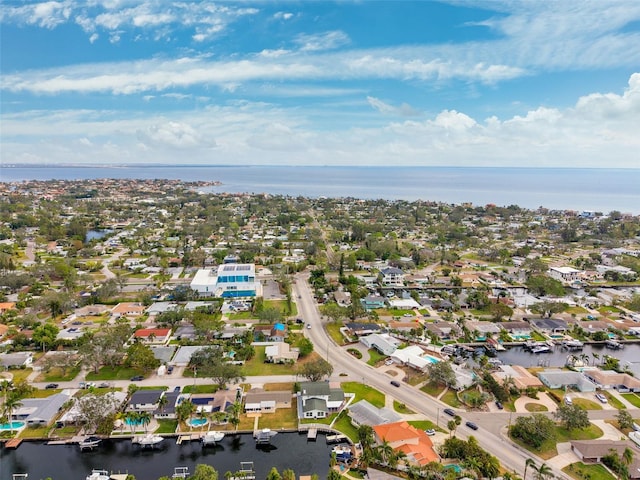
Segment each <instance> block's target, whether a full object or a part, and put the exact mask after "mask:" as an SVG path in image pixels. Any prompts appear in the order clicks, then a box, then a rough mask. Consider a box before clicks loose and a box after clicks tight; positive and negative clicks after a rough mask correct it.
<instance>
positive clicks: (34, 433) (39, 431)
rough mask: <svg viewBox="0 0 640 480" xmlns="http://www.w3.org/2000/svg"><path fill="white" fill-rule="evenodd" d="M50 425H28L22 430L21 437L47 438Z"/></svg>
mask: <svg viewBox="0 0 640 480" xmlns="http://www.w3.org/2000/svg"><path fill="white" fill-rule="evenodd" d="M49 430H50V427H42V428H33V427H27V428H25V429H24V430H22V431H21V432H20V435H19V437H20V438H47V435H48V433H49Z"/></svg>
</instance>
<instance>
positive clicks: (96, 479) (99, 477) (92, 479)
mask: <svg viewBox="0 0 640 480" xmlns="http://www.w3.org/2000/svg"><path fill="white" fill-rule="evenodd" d="M109 478H110V475H109V472H107V471H106V470H91V473H90V474H89V475H87V480H109Z"/></svg>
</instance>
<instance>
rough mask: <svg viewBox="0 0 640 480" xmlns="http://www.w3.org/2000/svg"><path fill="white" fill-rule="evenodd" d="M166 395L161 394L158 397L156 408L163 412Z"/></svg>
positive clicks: (165, 404)
mask: <svg viewBox="0 0 640 480" xmlns="http://www.w3.org/2000/svg"><path fill="white" fill-rule="evenodd" d="M167 401H168V400H167V396H166V395H162V396H161V397H160V398H159V399H158V409H159V410H160V413H164V407H166V406H167Z"/></svg>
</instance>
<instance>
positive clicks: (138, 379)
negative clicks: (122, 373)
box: [131, 375, 144, 382]
mask: <svg viewBox="0 0 640 480" xmlns="http://www.w3.org/2000/svg"><path fill="white" fill-rule="evenodd" d="M141 380H144V377H143V376H142V375H136V376H135V377H131V381H132V382H139V381H141Z"/></svg>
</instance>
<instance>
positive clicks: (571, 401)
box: [564, 397, 573, 405]
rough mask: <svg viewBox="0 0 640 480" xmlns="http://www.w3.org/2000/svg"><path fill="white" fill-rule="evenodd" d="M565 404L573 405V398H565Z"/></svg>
mask: <svg viewBox="0 0 640 480" xmlns="http://www.w3.org/2000/svg"><path fill="white" fill-rule="evenodd" d="M564 403H565V404H566V405H573V400H571V397H564Z"/></svg>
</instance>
